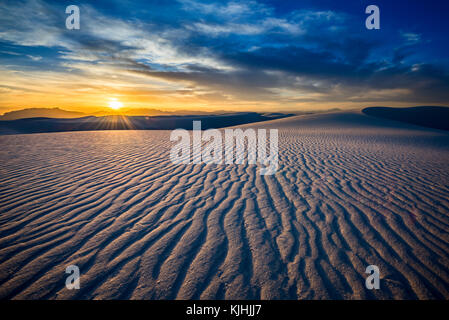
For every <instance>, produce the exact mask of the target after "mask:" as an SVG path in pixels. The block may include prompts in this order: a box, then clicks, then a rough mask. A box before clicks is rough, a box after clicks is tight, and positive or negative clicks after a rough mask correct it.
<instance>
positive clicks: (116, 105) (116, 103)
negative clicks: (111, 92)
mask: <svg viewBox="0 0 449 320" xmlns="http://www.w3.org/2000/svg"><path fill="white" fill-rule="evenodd" d="M122 107H123V103H121V102H120V101H117V99H112V101H109V108H111V109H112V110H118V109H120V108H122Z"/></svg>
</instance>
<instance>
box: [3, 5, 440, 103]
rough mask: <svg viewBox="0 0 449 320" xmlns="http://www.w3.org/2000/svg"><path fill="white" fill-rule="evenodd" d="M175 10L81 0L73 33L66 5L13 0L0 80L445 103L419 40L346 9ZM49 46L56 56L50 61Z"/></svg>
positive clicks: (182, 93)
mask: <svg viewBox="0 0 449 320" xmlns="http://www.w3.org/2000/svg"><path fill="white" fill-rule="evenodd" d="M114 3H115V2H112V3H111V4H114ZM170 6H171V7H170V8H172V10H173V12H172V14H171V15H168V16H169V17H168V16H165V17H164V19H167V20H165V21H161V19H162V18H161V17H160V16H159V15H158V12H152V11H151V10H148V12H149V13H148V16H147V17H143V16H139V18H137V17H136V16H129V15H127V14H125V13H123V12H118V13H117V12H116V13H114V12H108V13H105V11H104V10H100V9H99V8H98V7H97V6H96V3H95V2H94V3H92V4H90V5H86V4H80V8H81V29H80V30H67V29H65V27H64V26H65V17H66V15H65V10H64V7H63V6H62V4H55V3H54V2H46V1H43V0H27V1H20V2H15V1H6V3H5V4H4V5H2V6H1V7H0V26H1V30H7V31H1V32H0V41H2V42H4V43H7V44H8V45H10V46H11V47H8V48H7V50H6V49H5V50H2V51H3V54H4V55H7V56H8V59H9V60H8V64H7V65H6V64H5V65H4V67H3V70H2V72H3V75H5V74H9V75H11V74H12V75H13V76H12V78H14V79H15V80H16V82H17V86H16V85H15V84H14V83H8V81H6V80H3V82H2V83H1V84H2V85H3V86H4V88H9V87H11V88H13V87H20V88H29V90H30V92H31V90H34V91H33V92H35V91H39V90H41V91H42V92H44V91H45V92H47V90H48V89H47V88H46V89H39V86H37V85H35V84H31V83H30V82H29V81H27V76H26V75H24V74H22V73H20V72H22V71H23V72H24V71H25V70H26V72H28V78H29V79H43V80H44V82H41V83H45V84H47V85H52V86H54V87H55V88H56V89H55V92H56V91H57V89H61V90H63V89H65V88H70V89H71V90H77V91H80V90H81V91H83V92H91V91H92V90H97V91H98V92H102V93H104V92H107V91H108V90H109V91H111V92H114V93H117V92H121V93H122V94H125V93H128V94H129V93H130V92H133V94H134V95H135V96H139V95H140V94H139V92H140V93H141V95H142V96H151V97H152V99H155V100H157V101H160V100H164V99H175V97H176V98H180V97H182V99H194V98H195V99H198V101H200V102H201V103H207V101H209V102H210V103H211V104H212V103H213V104H215V103H217V100H219V98H223V100H224V102H225V103H229V105H231V104H234V105H239V104H242V103H245V104H246V105H252V104H254V105H257V104H261V105H262V104H264V103H267V102H269V103H272V104H271V105H275V104H276V103H277V104H278V105H283V104H292V105H294V104H297V103H301V102H323V103H325V102H328V103H335V102H345V101H346V102H347V101H349V102H369V101H372V102H373V101H375V102H377V101H382V100H387V101H423V102H424V101H428V102H445V101H446V102H447V101H449V97H448V93H447V92H448V91H449V90H447V88H448V85H449V76H448V72H447V68H446V67H445V66H442V65H436V64H435V63H433V62H429V61H426V60H422V61H419V55H418V54H417V47H416V46H417V45H418V44H419V43H420V42H422V40H421V35H420V34H419V33H410V32H407V33H405V32H401V33H399V35H400V39H401V41H400V44H397V42H394V41H393V40H396V39H394V38H392V36H391V37H390V38H387V39H385V37H383V36H376V35H375V34H374V35H373V36H371V35H372V33H371V34H370V37H367V36H366V34H365V33H364V32H365V31H364V30H361V29H360V28H359V27H358V25H359V24H360V21H358V20H357V19H356V18H355V17H353V16H351V15H350V14H349V13H346V12H338V11H330V10H313V9H310V8H309V9H297V10H289V11H288V12H285V13H279V12H278V11H277V10H276V8H275V7H270V6H268V5H267V4H261V3H258V2H256V1H230V2H218V1H217V2H207V3H205V2H199V1H193V0H182V1H178V2H175V3H174V4H170ZM24 7H26V8H27V10H23V8H24ZM158 19H159V20H158ZM17 21H21V23H20V25H19V24H17ZM396 35H397V34H396ZM14 46H16V48H17V50H19V49H20V52H14V50H13V49H11V48H13V47H14ZM43 48H46V49H47V50H48V49H51V59H47V58H48V57H49V55H50V53H48V51H45V52H44V51H42V50H43ZM412 57H413V62H411V60H412V59H411V58H412ZM25 60H26V61H25ZM30 60H31V61H30ZM11 61H12V62H13V63H11ZM36 61H40V62H39V63H34V64H33V66H30V64H32V62H36ZM48 61H51V64H50V63H49V62H48ZM37 65H39V66H37ZM31 67H33V68H34V69H31ZM36 68H38V69H36ZM9 72H13V73H9ZM14 72H16V73H14ZM19 74H20V77H19ZM2 78H4V79H11V76H9V77H2ZM19 78H20V80H19ZM130 88H137V89H136V90H131V89H130ZM84 89H86V90H84ZM157 93H159V94H161V95H162V94H163V95H164V97H155V95H156V94H157ZM173 101H175V100H173ZM180 101H181V100H180ZM182 101H185V100H182ZM189 101H190V100H189ZM191 101H192V103H193V100H191Z"/></svg>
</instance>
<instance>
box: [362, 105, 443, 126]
mask: <svg viewBox="0 0 449 320" xmlns="http://www.w3.org/2000/svg"><path fill="white" fill-rule="evenodd" d="M363 113H365V114H367V115H370V116H375V117H380V118H385V119H390V120H396V121H402V122H406V123H411V124H415V125H418V126H423V127H429V128H434V129H441V130H449V107H410V108H387V107H369V108H365V109H363Z"/></svg>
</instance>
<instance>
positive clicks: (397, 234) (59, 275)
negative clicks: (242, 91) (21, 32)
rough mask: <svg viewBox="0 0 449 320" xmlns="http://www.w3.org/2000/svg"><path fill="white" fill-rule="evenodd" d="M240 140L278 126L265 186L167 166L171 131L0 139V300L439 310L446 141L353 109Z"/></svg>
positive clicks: (250, 173)
mask: <svg viewBox="0 0 449 320" xmlns="http://www.w3.org/2000/svg"><path fill="white" fill-rule="evenodd" d="M245 127H252V128H276V129H279V169H278V171H277V173H276V174H275V175H272V176H261V175H259V174H257V171H256V169H257V167H256V166H255V165H251V166H248V165H204V164H197V165H175V164H172V163H171V162H170V158H169V151H170V147H171V145H172V143H171V142H170V139H169V136H170V131H99V132H65V133H51V134H33V135H11V136H0V144H1V146H2V147H1V149H0V159H1V162H0V298H15V299H17V298H26V299H36V298H42V299H74V298H77V299H92V298H95V299H110V298H123V299H128V298H130V299H175V298H178V299H190V298H195V299H199V298H201V299H212V298H217V299H223V298H224V299H247V298H251V299H259V298H262V299H274V298H281V299H354V298H356V299H376V298H379V299H382V298H388V299H416V298H420V299H435V298H440V299H441V298H442V299H448V298H449V133H448V132H444V131H439V130H433V129H426V128H420V127H416V126H412V125H406V124H401V123H398V122H394V121H388V120H381V119H377V118H372V117H369V116H366V115H363V114H361V113H360V112H337V113H329V114H320V115H311V116H298V117H292V118H286V119H281V120H274V121H269V122H264V123H257V124H254V123H253V124H249V125H244V126H240V128H245ZM72 264H75V265H77V266H79V267H80V271H81V283H80V286H81V288H80V290H68V289H66V288H65V279H66V277H67V276H68V275H67V274H65V268H66V267H67V266H68V265H72ZM371 264H374V265H377V266H378V267H379V269H380V277H381V282H380V289H379V290H367V289H366V288H365V278H366V277H367V276H368V275H367V274H365V273H364V271H365V269H366V267H367V266H368V265H371Z"/></svg>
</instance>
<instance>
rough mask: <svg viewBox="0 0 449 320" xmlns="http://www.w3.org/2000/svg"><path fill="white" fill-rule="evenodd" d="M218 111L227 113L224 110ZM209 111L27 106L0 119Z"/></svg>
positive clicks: (188, 113) (185, 113) (69, 117)
mask: <svg viewBox="0 0 449 320" xmlns="http://www.w3.org/2000/svg"><path fill="white" fill-rule="evenodd" d="M218 113H228V112H226V111H222V112H218ZM208 114H211V113H210V112H204V111H162V110H158V109H148V108H140V109H121V110H107V109H105V110H100V111H97V112H93V113H84V112H78V111H67V110H63V109H60V108H29V109H22V110H15V111H10V112H6V113H5V114H3V115H2V116H0V120H17V119H27V118H56V119H73V118H81V117H87V116H96V117H103V116H113V115H123V116H166V115H208Z"/></svg>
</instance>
